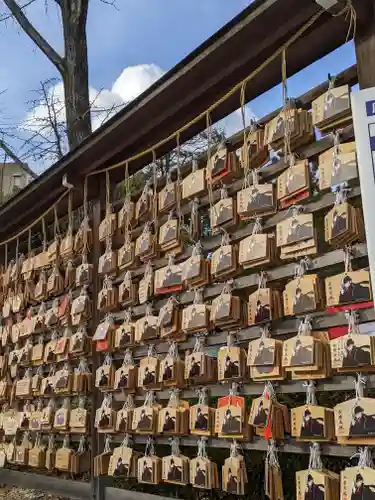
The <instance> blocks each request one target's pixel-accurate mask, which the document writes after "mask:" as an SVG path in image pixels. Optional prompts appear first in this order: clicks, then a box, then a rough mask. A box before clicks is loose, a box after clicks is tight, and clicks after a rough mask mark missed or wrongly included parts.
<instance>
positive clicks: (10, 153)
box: [0, 139, 23, 165]
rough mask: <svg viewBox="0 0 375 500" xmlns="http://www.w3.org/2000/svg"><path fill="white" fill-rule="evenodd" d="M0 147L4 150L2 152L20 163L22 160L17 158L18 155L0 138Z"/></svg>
mask: <svg viewBox="0 0 375 500" xmlns="http://www.w3.org/2000/svg"><path fill="white" fill-rule="evenodd" d="M0 148H1V149H2V150H3V151H4V153H5V154H6V155H7V156H9V158H12V160H13V161H14V162H15V163H19V164H21V165H22V163H23V162H22V161H21V160H20V159H19V158H18V156H17V155H16V154H15V153H14V152H13V151H12V150H11V148H10V147H9V146H8V144H7V143H6V142H5V141H4V140H3V139H0Z"/></svg>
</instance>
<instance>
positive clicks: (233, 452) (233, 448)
mask: <svg viewBox="0 0 375 500" xmlns="http://www.w3.org/2000/svg"><path fill="white" fill-rule="evenodd" d="M239 451H240V446H239V444H238V443H237V441H236V440H235V439H233V443H231V445H230V457H231V458H236V457H237V456H238V455H239Z"/></svg>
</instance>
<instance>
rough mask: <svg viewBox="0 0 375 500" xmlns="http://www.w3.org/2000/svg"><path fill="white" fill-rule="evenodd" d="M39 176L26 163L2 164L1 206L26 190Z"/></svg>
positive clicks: (0, 168)
mask: <svg viewBox="0 0 375 500" xmlns="http://www.w3.org/2000/svg"><path fill="white" fill-rule="evenodd" d="M36 177H37V175H36V173H35V172H33V170H31V168H30V167H29V166H28V165H27V164H26V163H15V162H5V163H0V205H2V204H3V203H5V202H6V201H7V200H9V198H11V197H12V196H14V195H15V194H17V193H18V192H19V191H21V189H24V188H25V187H26V186H27V185H28V184H30V182H32V181H33V180H34V179H36Z"/></svg>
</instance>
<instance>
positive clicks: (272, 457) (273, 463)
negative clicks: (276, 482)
mask: <svg viewBox="0 0 375 500" xmlns="http://www.w3.org/2000/svg"><path fill="white" fill-rule="evenodd" d="M266 461H267V462H268V465H269V466H270V467H273V468H276V469H280V464H279V459H278V456H277V448H276V443H275V441H274V440H273V439H271V440H270V441H268V450H267V456H266Z"/></svg>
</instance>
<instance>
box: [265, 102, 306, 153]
mask: <svg viewBox="0 0 375 500" xmlns="http://www.w3.org/2000/svg"><path fill="white" fill-rule="evenodd" d="M286 121H287V123H286ZM286 127H288V132H289V134H288V135H289V141H290V147H291V149H292V150H294V149H297V148H298V147H300V146H301V145H303V144H306V143H308V142H310V141H311V140H312V139H313V137H314V128H313V125H312V121H311V114H310V113H309V112H308V111H305V110H303V109H296V108H293V107H287V108H285V109H283V110H282V111H280V113H279V114H278V115H277V116H276V117H275V118H273V119H272V120H271V121H270V122H268V123H267V124H266V127H265V131H264V141H265V144H267V145H269V146H270V147H271V148H272V149H274V150H275V151H277V150H279V149H281V148H282V147H283V146H284V140H285V128H286Z"/></svg>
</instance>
